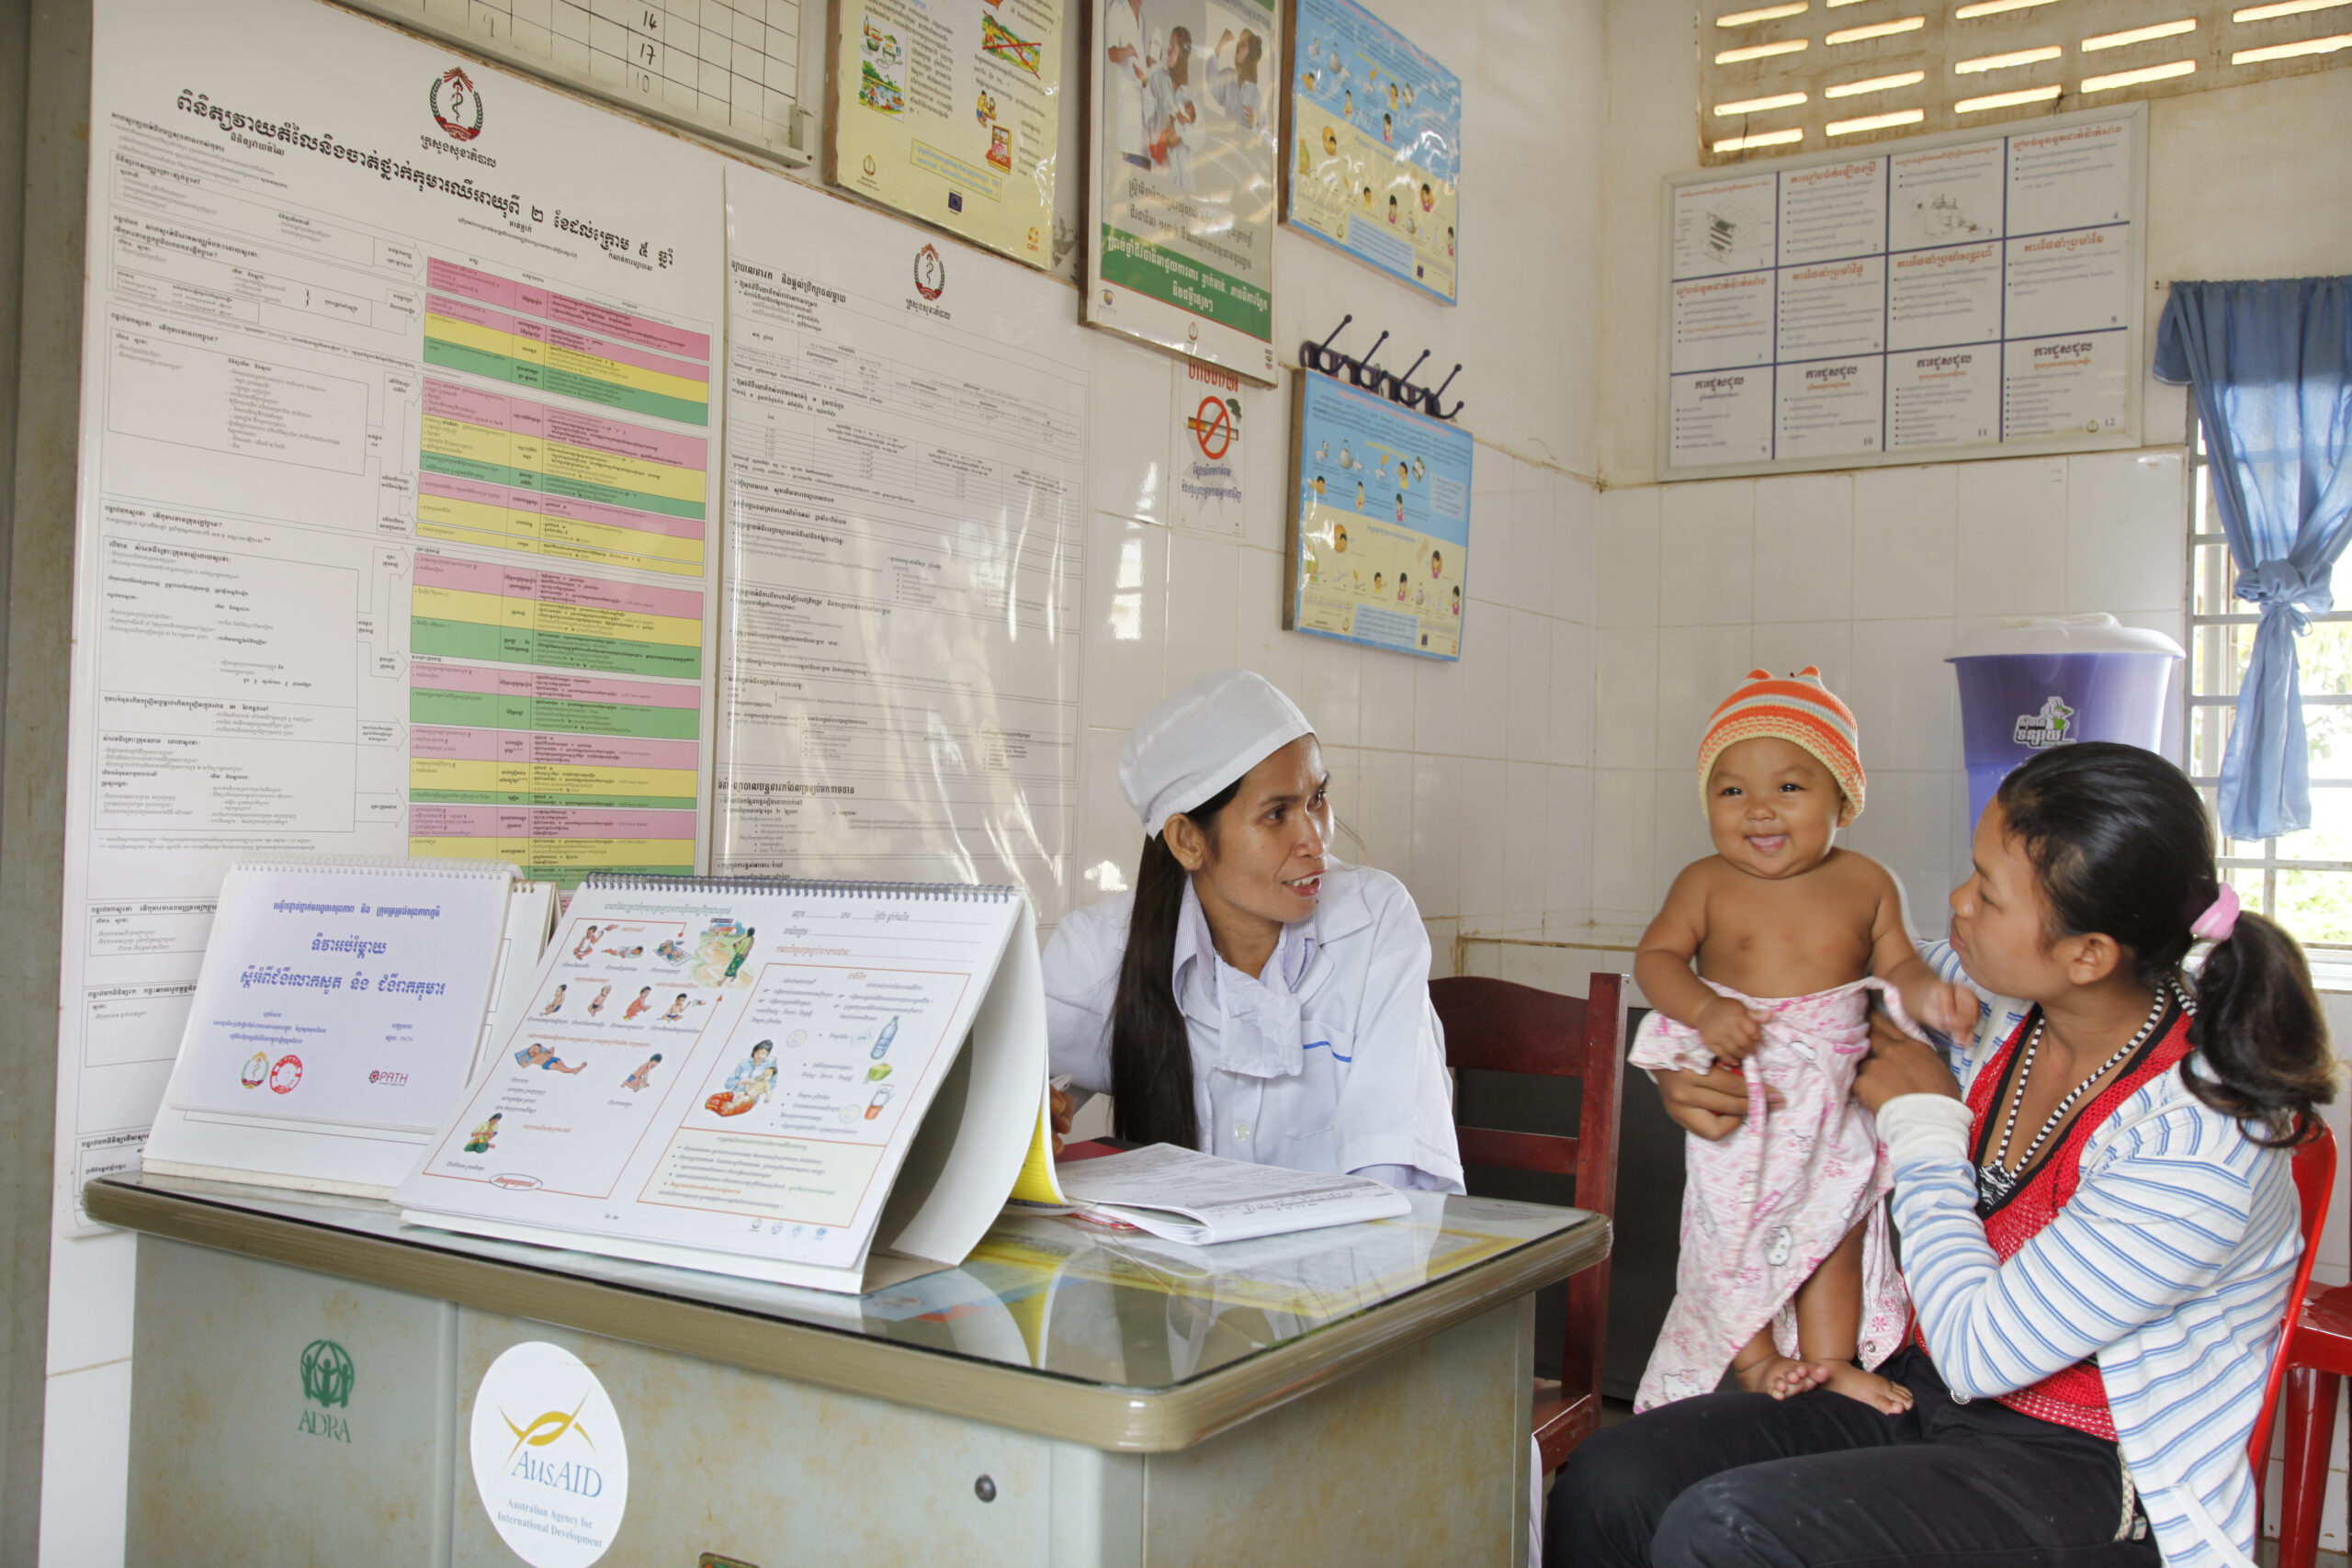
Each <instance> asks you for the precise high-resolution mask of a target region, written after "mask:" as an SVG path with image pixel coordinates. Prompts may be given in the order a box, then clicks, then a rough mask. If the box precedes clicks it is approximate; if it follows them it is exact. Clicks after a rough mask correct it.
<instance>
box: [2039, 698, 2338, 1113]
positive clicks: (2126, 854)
mask: <svg viewBox="0 0 2352 1568" xmlns="http://www.w3.org/2000/svg"><path fill="white" fill-rule="evenodd" d="M1996 798H1997V799H1998V800H1999V801H2000V804H2001V810H2002V813H2003V815H2004V816H2005V817H2006V818H2007V822H2008V828H2009V831H2010V832H2012V833H2014V834H2016V835H2017V836H2018V840H2020V841H2021V842H2022V843H2023V845H2024V846H2025V851H2026V853H2027V855H2028V857H2029V858H2030V859H2031V860H2032V862H2033V863H2034V866H2035V869H2036V870H2037V871H2038V872H2039V873H2040V874H2041V891H2042V896H2043V897H2045V898H2047V899H2048V900H2049V902H2050V908H2051V910H2052V915H2053V917H2054V919H2055V923H2056V925H2057V926H2058V928H2059V929H2058V930H2057V931H2053V932H2052V935H2053V936H2055V935H2065V936H2079V935H2083V934H2085V933H2087V932H2091V931H2100V932H2104V933H2105V934H2107V935H2108V936H2110V937H2112V938H2114V939H2115V941H2116V942H2120V944H2121V945H2122V946H2123V948H2124V949H2125V951H2126V952H2127V953H2128V954H2129V956H2130V959H2131V965H2132V971H2133V975H2134V976H2135V977H2136V978H2137V979H2138V980H2139V981H2140V982H2141V984H2143V985H2145V986H2148V987H2160V986H2163V985H2165V984H2167V983H2168V982H2170V981H2171V980H2172V979H2173V978H2174V977H2175V976H2177V975H2178V973H2179V971H2180V964H2181V960H2182V959H2183V958H2185V957H2187V956H2188V950H2189V948H2190V946H2191V945H2192V944H2193V943H2194V942H2195V941H2196V938H2195V936H2194V935H2193V934H2192V933H2191V932H2190V931H2189V926H2190V924H2191V922H2193V921H2194V920H2196V919H2197V918H2198V917H2199V915H2201V914H2202V913H2204V911H2205V910H2206V909H2207V908H2210V907H2211V905H2212V903H2213V900H2214V899H2215V898H2216V897H2218V896H2219V895H2220V892H2221V885H2220V883H2219V881H2218V880H2217V878H2216V876H2215V871H2214V863H2213V829H2212V825H2211V822H2209V821H2208V820H2207V818H2206V816H2205V807H2204V803H2203V802H2202V801H2200V800H2199V798H2198V796H2197V791H2196V789H2195V787H2194V786H2193V785H2191V784H2189V782H2188V777H2187V775H2185V774H2183V773H2181V771H2180V770H2179V769H2177V768H2176V767H2174V766H2173V765H2172V764H2171V763H2170V762H2167V761H2165V760H2164V759H2163V758H2161V757H2159V756H2157V755H2156V754H2155V753H2154V752H2153V751H2143V750H2141V749H2140V748H2138V747H2136V746H2122V745H2118V744H2116V743H2115V742H2113V741H2103V740H2086V741H2082V742H2080V743H2078V744H2075V745H2073V746H2064V747H2059V748H2056V749H2054V750H2049V751H2044V752H2043V753H2042V754H2041V756H2039V757H2036V758H2034V759H2033V761H2030V762H2028V763H2026V764H2025V765H2024V766H2023V767H2021V768H2019V769H2018V771H2017V772H2015V773H2011V774H2010V775H2009V776H2008V777H2007V779H2006V780H2004V781H2003V782H2002V784H2001V788H2000V793H1999V795H1998V796H1997V797H1996ZM2195 995H2196V998H2197V1018H2196V1021H2195V1022H2194V1023H2192V1024H2191V1025H2190V1027H2189V1035H2188V1037H2189V1041H2190V1043H2193V1044H2194V1045H2195V1046H2196V1047H2197V1052H2198V1055H2197V1057H2196V1059H2194V1061H2193V1062H2192V1063H2191V1068H2192V1069H2193V1070H2189V1071H2186V1072H2184V1074H2183V1075H2182V1076H2183V1077H2184V1078H2185V1079H2186V1081H2187V1083H2188V1089H2189V1092H2191V1093H2192V1094H2194V1095H2196V1096H2197V1098H2198V1099H2199V1100H2202V1101H2204V1102H2205V1103H2206V1104H2207V1105H2210V1106H2211V1107H2212V1108H2213V1109H2214V1110H2216V1111H2225V1112H2227V1113H2228V1114H2230V1115H2232V1116H2234V1117H2236V1118H2238V1120H2239V1121H2240V1122H2241V1123H2243V1124H2244V1126H2245V1133H2246V1136H2247V1137H2249V1138H2251V1139H2253V1140H2254V1141H2255V1142H2256V1143H2257V1144H2261V1145H2265V1146H2266V1147H2271V1148H2277V1147H2280V1146H2283V1145H2288V1144H2296V1143H2301V1142H2302V1141H2303V1140H2304V1139H2305V1138H2308V1137H2310V1136H2311V1135H2312V1133H2313V1132H2314V1131H2315V1130H2316V1128H2317V1127H2318V1124H2319V1122H2318V1117H2317V1116H2316V1115H2315V1114H2314V1112H2313V1111H2312V1107H2314V1106H2317V1105H2324V1104H2325V1103H2326V1102H2327V1101H2329V1100H2333V1099H2334V1098H2335V1057H2334V1055H2333V1054H2332V1052H2331V1051H2330V1049H2329V1047H2328V1041H2327V1027H2326V1025H2325V1023H2324V1021H2322V1019H2321V1016H2320V1010H2319V998H2317V997H2315V996H2314V995H2312V976H2311V969H2310V967H2309V966H2308V965H2307V964H2305V963H2304V962H2303V952H2302V949H2301V948H2300V947H2298V946H2296V945H2295V939H2294V938H2293V937H2291V936H2289V935H2288V934H2287V933H2286V932H2285V931H2281V930H2279V928H2278V926H2276V925H2274V924H2273V923H2271V922H2270V921H2269V920H2267V919H2263V918H2262V917H2261V916H2260V915H2256V914H2252V913H2241V914H2240V915H2239V916H2238V918H2237V924H2236V926H2235V927H2234V928H2233V930H2232V931H2231V932H2230V934H2229V936H2228V938H2227V939H2226V940H2224V941H2222V942H2216V943H2215V944H2214V945H2213V949H2212V952H2211V953H2210V954H2209V955H2208V956H2207V957H2206V960H2205V964H2204V967H2203V969H2202V970H2201V971H2200V972H2199V975H2198V977H2197V985H2196V989H2195Z"/></svg>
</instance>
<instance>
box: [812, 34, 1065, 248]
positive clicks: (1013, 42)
mask: <svg viewBox="0 0 2352 1568" xmlns="http://www.w3.org/2000/svg"><path fill="white" fill-rule="evenodd" d="M1061 32H1062V7H1061V5H1060V3H1059V0H843V3H842V4H841V5H839V6H835V7H834V8H833V42H832V78H831V80H832V107H831V117H830V123H829V126H828V134H827V137H826V141H825V178H826V179H827V180H828V181H829V182H831V184H833V185H837V186H842V188H843V189H845V190H853V191H855V192H857V194H858V195H860V196H865V197H872V198H873V199H874V200H876V201H878V202H880V203H882V204H883V205H884V206H886V207H890V208H895V209H898V210H899V211H900V212H903V213H905V214H907V215H908V216H909V217H910V218H918V219H921V220H922V221H923V222H926V223H933V224H936V225H938V226H939V227H940V228H942V229H944V230H946V231H949V232H950V233H953V234H956V235H959V236H961V237H962V238H964V239H967V240H969V241H971V242H972V243H975V244H978V245H985V246H987V247H988V248H989V250H992V251H998V252H1001V253H1002V254H1005V255H1008V256H1011V257H1012V258H1013V259H1014V260H1016V261H1023V262H1027V263H1028V264H1029V265H1032V266H1035V267H1046V266H1049V265H1052V262H1053V254H1054V246H1053V235H1054V177H1055V174H1056V167H1057V161H1056V158H1055V155H1054V152H1055V147H1056V144H1057V139H1058V138H1059V136H1060V134H1061V60H1062V37H1061Z"/></svg>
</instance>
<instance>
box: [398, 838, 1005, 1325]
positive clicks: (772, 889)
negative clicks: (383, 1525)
mask: <svg viewBox="0 0 2352 1568" xmlns="http://www.w3.org/2000/svg"><path fill="white" fill-rule="evenodd" d="M1045 1066H1046V1036H1045V998H1044V989H1043V985H1042V982H1041V980H1040V978H1039V975H1038V969H1037V960H1036V941H1035V926H1034V924H1033V922H1032V919H1031V916H1030V913H1029V907H1028V905H1027V903H1026V901H1024V900H1023V899H1022V898H1021V897H1019V896H1018V895H1017V894H1015V893H1013V892H1012V891H1011V890H1010V889H1006V888H984V887H935V888H925V887H915V886H886V885H876V884H871V883H865V884H854V883H842V884H825V883H801V884H789V883H753V882H738V883H724V882H701V883H697V882H692V881H685V880H679V881H667V880H657V879H651V878H646V879H616V880H613V881H610V882H592V883H591V884H590V885H589V886H587V887H585V888H583V889H582V892H581V893H580V895H579V896H578V897H576V898H575V899H574V900H573V901H572V905H571V910H570V911H569V912H568V913H567V914H566V916H565V917H564V919H563V921H562V923H561V925H560V928H559V929H558V931H557V933H556V938H555V941H554V942H553V943H552V944H551V945H550V946H549V948H548V953H547V956H546V958H545V960H544V962H543V963H542V964H541V965H540V968H539V973H538V976H537V981H536V983H535V985H534V987H533V989H532V991H531V993H530V995H529V997H528V998H526V1001H525V1003H524V1006H523V1009H522V1012H521V1016H520V1018H519V1019H518V1020H517V1021H515V1024H514V1025H513V1027H512V1028H511V1030H510V1031H509V1032H507V1033H506V1034H504V1035H503V1037H502V1038H500V1039H499V1040H497V1041H496V1042H495V1043H494V1044H493V1046H492V1052H491V1055H490V1057H489V1060H488V1063H487V1065H486V1066H484V1068H483V1070H482V1071H481V1074H480V1075H479V1076H478V1077H476V1079H475V1081H474V1083H473V1085H472V1087H471V1089H470V1090H469V1093H468V1095H467V1097H466V1100H465V1102H464V1104H463V1105H462V1106H461V1107H460V1109H459V1110H458V1113H457V1114H456V1115H455V1117H454V1118H453V1119H452V1120H451V1121H450V1122H448V1123H447V1126H446V1127H445V1128H444V1129H443V1131H442V1132H441V1134H440V1136H439V1138H438V1139H437V1141H436V1142H435V1145H434V1147H433V1148H432V1149H431V1150H430V1151H429V1153H428V1154H427V1155H426V1156H425V1157H424V1161H423V1163H422V1164H421V1165H420V1166H419V1168H417V1170H416V1172H415V1174H414V1175H413V1177H411V1179H409V1180H408V1181H407V1182H406V1183H405V1184H404V1185H403V1186H402V1187H401V1190H400V1192H399V1195H398V1201H400V1203H401V1205H402V1207H403V1208H404V1209H406V1210H408V1211H409V1213H408V1217H409V1218H410V1219H411V1220H413V1221H415V1222H417V1223H420V1224H435V1225H441V1226H445V1227H449V1228H455V1229H459V1230H469V1231H475V1232H479V1233H481V1234H486V1235H504V1236H509V1237H513V1238H517V1239H522V1240H532V1241H541V1242H546V1243H548V1244H549V1245H557V1246H563V1247H576V1248H581V1249H584V1250H588V1251H599V1252H608V1253H612V1254H615V1255H617V1256H620V1257H627V1258H644V1259H646V1260H649V1261H653V1262H662V1263H673V1264H677V1265H680V1266H683V1267H687V1268H697V1269H712V1270H716V1271H718V1272H723V1273H736V1274H742V1275H746V1276H749V1277H751V1278H754V1279H764V1280H777V1281H780V1282H783V1283H787V1284H800V1285H814V1286H817V1287H819V1288H822V1289H833V1290H844V1289H846V1290H856V1289H860V1288H862V1286H863V1283H864V1282H865V1280H866V1272H865V1270H866V1264H867V1254H868V1252H869V1250H870V1249H871V1248H873V1247H875V1246H876V1242H877V1238H878V1240H879V1242H880V1243H881V1244H882V1245H885V1246H889V1247H895V1248H896V1249H898V1250H899V1251H900V1252H903V1253H909V1254H911V1255H912V1256H913V1257H915V1258H922V1259H927V1260H928V1261H926V1262H920V1263H907V1264H904V1265H899V1264H892V1265H888V1266H886V1267H885V1268H883V1269H881V1270H880V1272H879V1274H878V1275H877V1277H876V1280H875V1282H880V1281H881V1280H882V1279H886V1278H904V1277H907V1276H908V1275H910V1274H912V1273H919V1272H923V1271H927V1270H928V1269H933V1268H939V1267H945V1266H948V1265H952V1264H954V1263H956V1262H959V1261H961V1259H962V1258H963V1256H964V1254H965V1253H966V1252H967V1251H969V1250H970V1248H971V1247H972V1246H973V1244H974V1243H976V1242H978V1240H979V1237H980V1235H981V1234H982V1233H983V1232H985V1231H986V1229H987V1228H988V1225H989V1222H990V1221H991V1220H993V1219H994V1218H995V1216H996V1213H997V1212H998V1210H999V1208H1000V1207H1001V1204H1002V1203H1003V1201H1004V1199H1005V1196H1006V1194H1007V1193H1009V1192H1010V1191H1012V1188H1013V1185H1014V1182H1015V1179H1016V1178H1017V1177H1018V1176H1019V1174H1020V1172H1021V1170H1022V1168H1023V1159H1024V1156H1026V1155H1027V1153H1028V1151H1029V1149H1030V1147H1031V1145H1032V1144H1033V1143H1034V1141H1035V1135H1036V1127H1037V1115H1038V1086H1039V1085H1040V1084H1041V1083H1043V1082H1044V1079H1045ZM894 1187H897V1188H899V1189H901V1190H899V1193H898V1201H897V1202H895V1203H893V1202H892V1201H891V1200H892V1196H893V1189H894ZM886 1213H887V1214H888V1224H886V1223H885V1216H886Z"/></svg>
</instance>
